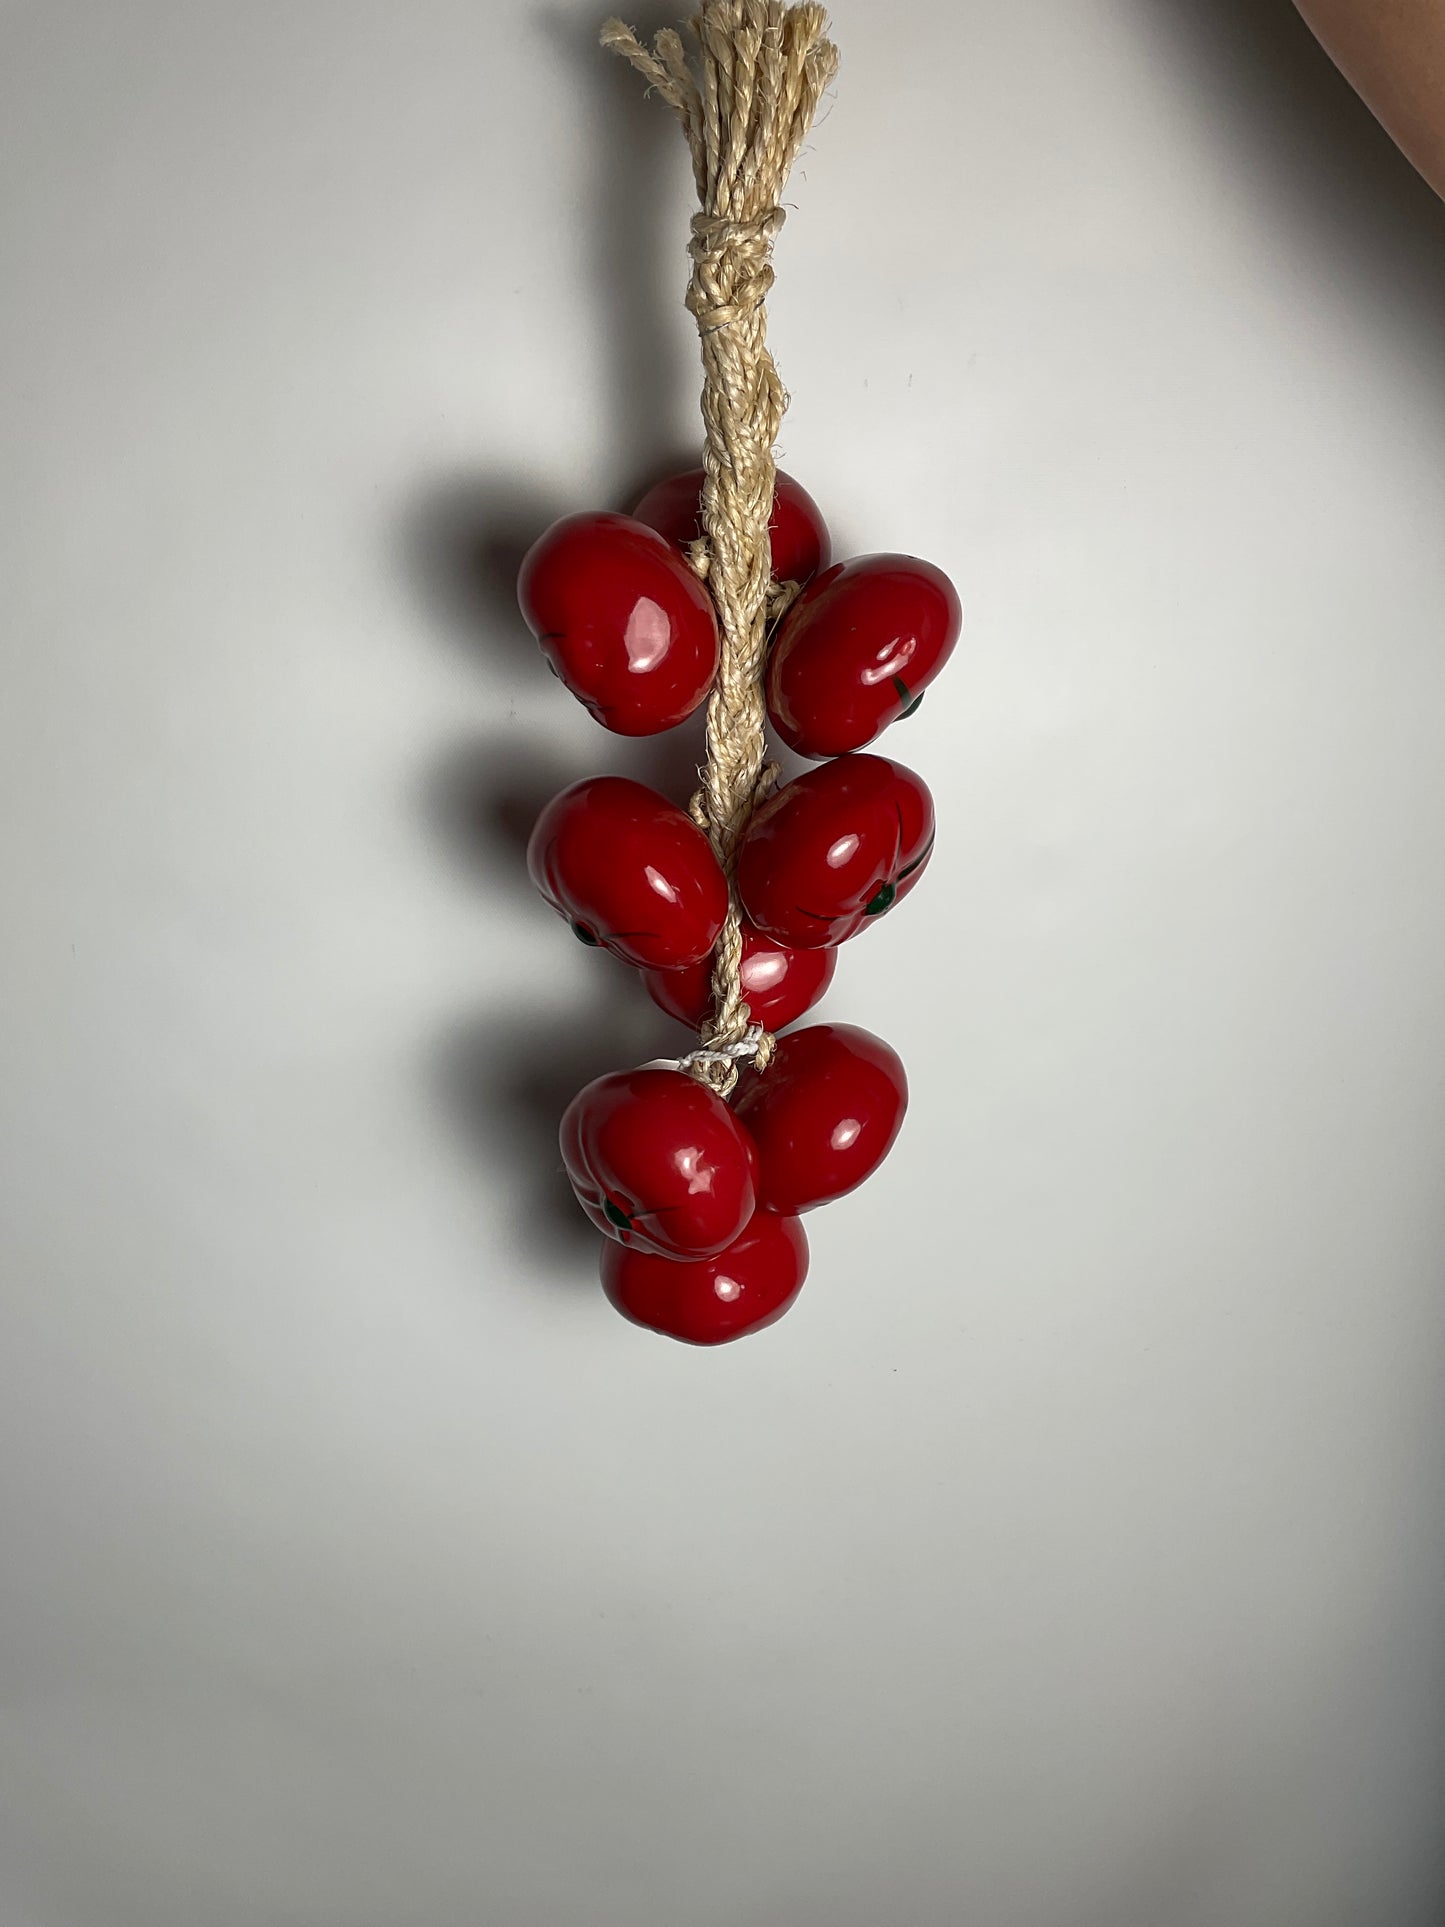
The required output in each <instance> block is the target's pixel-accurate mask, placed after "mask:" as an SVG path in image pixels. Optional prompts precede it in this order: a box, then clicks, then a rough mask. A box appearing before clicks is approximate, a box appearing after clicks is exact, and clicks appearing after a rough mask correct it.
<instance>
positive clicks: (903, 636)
mask: <svg viewBox="0 0 1445 1927" xmlns="http://www.w3.org/2000/svg"><path fill="white" fill-rule="evenodd" d="M962 626H963V610H962V608H961V607H960V606H959V600H958V596H957V593H956V592H955V590H954V587H953V584H952V583H951V582H950V581H949V579H948V577H947V576H946V575H945V574H944V573H943V571H942V570H941V569H935V568H934V567H933V565H932V563H931V562H920V561H918V560H917V559H916V558H915V557H913V556H911V555H863V556H859V557H858V558H857V560H856V561H853V562H840V563H838V564H837V566H836V567H834V568H831V569H829V570H827V571H826V572H825V573H824V574H823V575H820V576H817V577H815V578H814V580H813V581H812V582H810V583H809V584H808V586H807V588H806V589H804V591H803V593H802V594H801V595H800V596H799V597H798V599H797V601H796V602H795V603H794V604H793V606H792V608H791V609H789V610H788V612H787V614H786V615H785V616H784V617H783V619H782V621H781V622H780V623H779V624H778V632H777V635H776V637H775V638H774V640H773V646H772V651H771V653H770V655H769V657H768V713H769V714H770V715H771V717H772V719H773V722H774V725H775V726H776V728H777V731H778V734H779V735H780V736H781V737H782V739H783V741H784V742H785V743H786V744H787V745H788V747H789V748H790V749H794V750H796V751H797V752H798V754H799V755H800V756H842V755H843V754H845V752H846V751H848V750H850V749H862V748H863V746H864V744H865V743H871V742H872V741H873V739H874V737H875V736H877V735H879V734H880V733H881V732H882V731H883V730H885V729H886V728H887V727H888V725H889V723H891V722H893V721H894V720H895V718H897V717H899V716H907V715H911V714H912V712H913V711H914V710H915V709H916V708H917V707H918V705H919V703H920V702H922V700H923V692H924V690H925V689H927V687H928V685H929V684H930V683H931V682H932V681H933V679H934V677H935V676H936V675H937V674H938V672H939V670H940V669H942V667H943V665H944V664H945V663H946V662H947V661H948V658H949V657H950V656H951V655H952V654H953V648H954V644H955V643H956V642H957V641H958V633H959V630H960V629H961V627H962Z"/></svg>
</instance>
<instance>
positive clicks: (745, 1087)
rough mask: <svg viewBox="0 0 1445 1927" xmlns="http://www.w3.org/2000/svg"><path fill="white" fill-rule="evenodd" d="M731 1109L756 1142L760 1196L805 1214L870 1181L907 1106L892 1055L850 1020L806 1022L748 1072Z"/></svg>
mask: <svg viewBox="0 0 1445 1927" xmlns="http://www.w3.org/2000/svg"><path fill="white" fill-rule="evenodd" d="M734 1108H735V1110H736V1112H737V1115H738V1116H739V1117H740V1118H741V1119H742V1121H743V1123H744V1124H745V1125H746V1126H747V1128H748V1130H749V1131H750V1132H751V1133H752V1135H753V1140H754V1142H755V1143H756V1145H757V1147H758V1168H759V1171H760V1173H761V1176H760V1179H759V1184H758V1198H759V1202H760V1203H762V1204H764V1205H766V1206H767V1207H768V1209H769V1210H772V1211H784V1212H799V1211H811V1210H812V1209H813V1207H814V1206H815V1205H819V1204H829V1203H831V1201H832V1200H833V1199H834V1198H841V1197H842V1196H843V1195H844V1193H845V1192H848V1191H852V1190H853V1189H854V1188H855V1187H856V1186H857V1185H860V1184H862V1182H863V1181H864V1179H865V1178H868V1177H871V1176H872V1175H873V1173H874V1172H875V1171H876V1170H877V1169H878V1166H879V1165H880V1164H881V1163H882V1162H883V1160H884V1158H886V1157H887V1155H888V1153H889V1151H890V1150H891V1149H892V1148H893V1141H894V1139H895V1138H896V1137H897V1136H898V1132H899V1128H900V1127H901V1125H902V1123H903V1114H904V1112H905V1111H906V1110H907V1109H908V1078H907V1076H906V1075H905V1073H904V1069H903V1060H902V1059H901V1058H900V1057H899V1055H898V1053H897V1051H895V1050H893V1049H891V1048H890V1047H889V1046H888V1045H887V1044H885V1043H884V1041H883V1039H882V1038H881V1037H875V1036H874V1035H873V1033H872V1031H868V1030H860V1029H859V1028H858V1026H857V1025H856V1024H809V1025H807V1026H806V1028H804V1029H803V1030H795V1031H794V1032H793V1033H792V1034H791V1036H788V1037H783V1038H780V1039H779V1041H778V1048H777V1051H776V1053H775V1054H774V1057H773V1061H772V1063H771V1064H770V1065H769V1066H768V1068H767V1070H766V1071H763V1072H761V1073H759V1072H756V1071H750V1072H748V1073H747V1074H746V1075H745V1076H744V1078H743V1080H742V1082H741V1083H740V1084H739V1086H738V1094H737V1097H736V1098H735V1100H734Z"/></svg>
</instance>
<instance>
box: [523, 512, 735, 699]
mask: <svg viewBox="0 0 1445 1927" xmlns="http://www.w3.org/2000/svg"><path fill="white" fill-rule="evenodd" d="M517 599H518V601H519V602H520V603H521V605H522V614H523V615H524V617H525V618H526V621H527V626H528V628H530V629H531V631H532V633H533V635H534V636H536V638H537V640H538V641H539V642H540V643H541V645H542V653H543V655H544V656H545V657H546V658H547V661H548V662H549V663H550V664H551V666H552V668H553V669H554V670H555V671H556V673H557V675H558V676H559V677H560V678H561V679H562V681H563V682H564V683H565V684H566V685H567V687H568V688H569V689H570V690H571V691H572V694H573V695H574V696H575V697H576V698H577V699H578V701H579V702H580V703H582V704H583V706H584V707H585V708H586V709H588V710H589V711H590V712H591V714H592V715H593V716H595V717H596V719H597V721H598V722H599V723H601V724H602V725H603V726H604V727H605V728H607V729H610V730H614V731H615V732H616V733H617V734H618V735H619V736H653V735H656V734H657V732H658V731H659V730H663V729H671V728H673V726H674V725H675V724H677V723H680V722H682V721H684V720H685V718H687V717H688V716H690V715H691V714H692V712H693V711H694V710H695V709H696V708H697V707H698V705H699V703H701V701H702V699H703V697H704V696H706V694H707V692H708V688H709V686H710V684H711V683H712V679H713V677H714V675H715V674H716V673H717V656H718V635H717V620H716V618H715V616H714V614H713V605H712V602H711V600H710V598H709V596H708V593H707V591H706V589H704V587H703V585H702V583H701V582H700V581H699V580H698V578H697V576H696V575H695V574H694V573H693V571H692V569H691V568H690V567H689V566H688V564H687V561H686V560H685V558H684V557H682V556H680V555H679V554H678V552H677V550H676V548H674V546H673V545H672V544H671V543H670V542H667V541H664V540H663V539H662V537H660V536H659V535H658V534H657V531H656V530H655V529H650V528H648V527H647V526H646V524H645V523H642V522H638V521H634V520H633V519H632V517H630V516H627V515H596V514H587V515H569V516H566V517H565V518H564V519H563V520H562V521H560V522H554V523H553V525H552V527H551V528H550V529H548V530H547V531H546V533H545V534H544V535H542V536H539V537H538V539H537V541H535V542H534V543H533V544H532V547H531V548H530V549H529V550H528V552H527V557H526V560H525V561H524V562H523V564H522V573H521V576H520V579H519V581H518V584H517Z"/></svg>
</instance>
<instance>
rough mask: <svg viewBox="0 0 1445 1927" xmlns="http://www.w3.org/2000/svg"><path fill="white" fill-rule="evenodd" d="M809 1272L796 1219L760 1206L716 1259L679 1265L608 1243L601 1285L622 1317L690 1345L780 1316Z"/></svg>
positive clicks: (739, 1333)
mask: <svg viewBox="0 0 1445 1927" xmlns="http://www.w3.org/2000/svg"><path fill="white" fill-rule="evenodd" d="M807 1275H808V1240H807V1238H806V1237H805V1236H804V1234H803V1227H802V1226H801V1225H800V1224H799V1223H798V1220H797V1219H796V1218H780V1217H776V1216H775V1215H774V1214H773V1213H772V1212H771V1211H759V1212H758V1213H757V1214H756V1216H755V1217H754V1218H753V1220H752V1222H751V1224H749V1226H748V1228H747V1230H746V1231H744V1233H743V1234H742V1236H741V1237H740V1238H738V1239H737V1240H736V1242H735V1243H733V1244H731V1245H729V1246H728V1248H727V1250H726V1251H724V1252H722V1253H721V1254H720V1255H719V1256H718V1257H716V1258H703V1259H696V1260H694V1261H693V1262H691V1263H684V1264H673V1263H670V1262H669V1261H668V1260H667V1259H666V1258H655V1257H653V1256H652V1255H651V1253H649V1252H645V1251H635V1250H634V1251H624V1250H623V1248H622V1247H621V1246H620V1245H615V1244H604V1245H603V1247H602V1287H603V1290H604V1291H605V1292H606V1293H607V1296H608V1297H609V1298H610V1299H611V1300H612V1303H613V1304H614V1305H615V1306H616V1307H617V1309H618V1310H619V1311H620V1312H621V1313H622V1315H623V1317H624V1318H630V1319H631V1320H632V1322H633V1324H634V1325H646V1326H647V1327H648V1328H649V1329H650V1330H652V1331H656V1332H662V1333H663V1334H664V1335H665V1336H666V1337H668V1338H680V1339H682V1340H683V1341H684V1342H685V1343H686V1344H689V1345H725V1344H726V1343H727V1342H728V1340H729V1339H731V1338H743V1337H746V1335H747V1334H748V1333H749V1332H755V1331H761V1330H762V1329H763V1327H764V1325H771V1324H773V1323H774V1322H775V1321H776V1320H777V1319H779V1318H781V1317H782V1315H783V1313H784V1312H785V1311H786V1310H787V1309H788V1307H789V1305H791V1304H792V1302H793V1300H794V1299H795V1298H796V1297H797V1295H798V1293H799V1292H800V1291H801V1290H802V1287H803V1280H804V1278H806V1277H807Z"/></svg>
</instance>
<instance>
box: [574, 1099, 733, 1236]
mask: <svg viewBox="0 0 1445 1927" xmlns="http://www.w3.org/2000/svg"><path fill="white" fill-rule="evenodd" d="M560 1142H561V1146H562V1162H563V1164H564V1165H565V1166H566V1169H567V1176H568V1177H569V1178H570V1179H571V1181H572V1189H573V1190H574V1191H575V1192H576V1193H577V1198H578V1202H579V1203H580V1204H581V1206H582V1209H583V1210H584V1211H585V1212H586V1213H587V1215H588V1217H589V1218H590V1219H591V1220H592V1222H593V1224H595V1225H596V1227H597V1229H598V1230H599V1231H602V1232H605V1233H606V1235H607V1236H608V1237H609V1238H614V1239H616V1240H617V1242H618V1243H619V1244H624V1245H627V1246H628V1247H629V1248H630V1249H633V1250H638V1251H649V1252H656V1253H660V1254H661V1255H662V1256H663V1257H664V1258H669V1259H671V1258H710V1257H713V1256H715V1255H716V1254H717V1253H718V1252H720V1251H723V1250H725V1249H726V1248H727V1246H728V1245H730V1244H731V1243H732V1242H733V1240H734V1239H735V1238H736V1237H737V1236H738V1235H739V1234H740V1233H741V1231H742V1230H743V1228H744V1226H745V1225H746V1224H747V1222H748V1220H749V1218H750V1217H751V1216H752V1214H753V1207H754V1204H755V1202H756V1195H757V1168H758V1167H757V1153H756V1151H755V1150H754V1149H753V1143H752V1139H751V1138H750V1137H749V1136H748V1134H747V1132H746V1131H745V1130H744V1129H743V1128H742V1126H741V1125H740V1124H739V1123H738V1121H737V1118H736V1116H735V1115H734V1113H733V1112H732V1111H731V1110H730V1109H729V1108H728V1106H727V1105H726V1104H724V1102H723V1101H722V1099H721V1098H720V1097H718V1096H717V1095H716V1094H715V1093H714V1092H712V1091H710V1090H708V1088H707V1087H706V1085H704V1084H700V1083H698V1081H697V1079H696V1078H693V1077H689V1076H688V1075H687V1073H686V1072H685V1071H676V1070H657V1069H653V1068H651V1067H650V1066H644V1068H643V1069H641V1070H635V1071H614V1072H613V1073H611V1075H609V1076H607V1077H598V1078H595V1079H594V1080H593V1082H592V1083H590V1084H588V1085H586V1086H585V1087H584V1088H583V1089H582V1090H580V1091H579V1092H578V1093H577V1095H576V1097H574V1098H573V1100H572V1102H571V1103H570V1104H569V1105H568V1106H567V1109H566V1111H565V1112H564V1113H563V1115H562V1125H561V1131H560Z"/></svg>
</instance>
